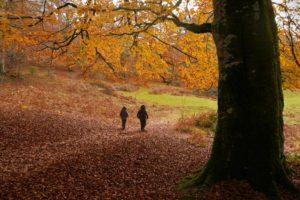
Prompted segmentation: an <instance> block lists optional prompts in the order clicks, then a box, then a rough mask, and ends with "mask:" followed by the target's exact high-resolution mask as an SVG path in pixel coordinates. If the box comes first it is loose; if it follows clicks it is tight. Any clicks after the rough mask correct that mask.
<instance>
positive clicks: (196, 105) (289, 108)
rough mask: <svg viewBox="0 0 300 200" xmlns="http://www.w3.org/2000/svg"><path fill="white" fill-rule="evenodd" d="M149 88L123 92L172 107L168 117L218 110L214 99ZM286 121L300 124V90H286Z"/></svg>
mask: <svg viewBox="0 0 300 200" xmlns="http://www.w3.org/2000/svg"><path fill="white" fill-rule="evenodd" d="M149 92H150V90H148V89H145V88H143V89H140V90H138V91H134V92H127V91H125V92H121V93H122V94H123V95H124V96H127V97H134V98H136V99H137V100H138V101H140V102H143V103H146V104H148V105H149V104H150V105H160V106H166V107H171V108H176V109H172V110H173V111H172V112H170V113H169V115H168V117H170V118H172V119H178V118H180V117H182V116H183V115H184V116H191V115H197V114H199V113H202V112H207V111H216V110H217V102H216V100H213V99H208V98H201V97H196V96H190V95H182V96H175V95H171V94H150V93H149ZM284 98H285V110H284V117H285V123H286V124H288V125H298V124H300V92H299V91H298V92H291V91H285V93H284Z"/></svg>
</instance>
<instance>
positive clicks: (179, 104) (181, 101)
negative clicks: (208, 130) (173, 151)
mask: <svg viewBox="0 0 300 200" xmlns="http://www.w3.org/2000/svg"><path fill="white" fill-rule="evenodd" d="M121 93H122V94H123V95H124V96H127V97H129V96H130V97H134V98H136V99H137V100H138V101H140V102H144V103H146V104H148V105H149V104H150V105H160V106H167V107H175V108H177V109H173V111H172V112H170V113H169V115H168V116H167V117H169V118H170V117H171V118H179V117H180V116H181V115H192V114H197V113H199V112H202V111H209V110H216V109H217V103H216V101H215V100H211V99H208V98H200V97H195V96H174V95H170V94H150V93H149V90H148V89H140V90H138V91H135V92H121Z"/></svg>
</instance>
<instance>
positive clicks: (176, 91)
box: [149, 86, 192, 96]
mask: <svg viewBox="0 0 300 200" xmlns="http://www.w3.org/2000/svg"><path fill="white" fill-rule="evenodd" d="M149 93H150V94H171V95H176V96H182V95H191V94H192V91H191V90H188V89H185V88H179V87H174V86H159V87H155V88H153V89H152V90H151V91H150V92H149Z"/></svg>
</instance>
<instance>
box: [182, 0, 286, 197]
mask: <svg viewBox="0 0 300 200" xmlns="http://www.w3.org/2000/svg"><path fill="white" fill-rule="evenodd" d="M214 17H215V19H214V20H215V21H214V23H213V36H214V40H215V43H216V46H217V54H218V61H219V73H220V74H219V89H218V125H217V130H216V135H215V139H214V143H213V148H212V153H211V157H210V160H209V161H208V163H207V165H206V166H205V168H204V169H203V170H202V171H201V173H199V174H198V175H197V176H195V177H194V179H192V180H190V181H189V182H187V185H191V184H192V185H197V186H199V185H200V186H206V185H209V184H212V183H215V182H218V181H221V180H230V179H246V180H248V181H249V182H250V183H251V185H252V186H253V187H254V188H255V189H257V190H260V191H262V192H264V193H266V194H267V195H268V196H269V197H272V198H274V199H279V198H280V197H279V195H278V193H277V189H276V183H280V184H284V185H285V186H292V185H291V184H290V182H289V180H288V178H287V175H286V171H285V163H284V160H285V159H284V155H283V143H284V137H283V118H282V111H283V95H282V87H281V73H280V63H279V53H278V39H277V28H276V27H277V26H276V23H275V18H274V13H273V8H272V4H271V1H270V0H247V1H246V0H245V1H240V0H222V1H219V0H214Z"/></svg>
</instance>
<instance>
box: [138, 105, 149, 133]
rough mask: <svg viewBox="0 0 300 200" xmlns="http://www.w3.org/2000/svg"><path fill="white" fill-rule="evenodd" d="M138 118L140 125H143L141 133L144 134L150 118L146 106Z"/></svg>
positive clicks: (140, 111)
mask: <svg viewBox="0 0 300 200" xmlns="http://www.w3.org/2000/svg"><path fill="white" fill-rule="evenodd" d="M137 118H139V119H140V123H141V131H142V132H144V131H145V127H146V122H147V119H148V118H149V117H148V113H147V111H146V106H145V105H142V106H141V108H140V110H139V111H138V113H137Z"/></svg>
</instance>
